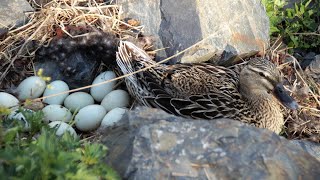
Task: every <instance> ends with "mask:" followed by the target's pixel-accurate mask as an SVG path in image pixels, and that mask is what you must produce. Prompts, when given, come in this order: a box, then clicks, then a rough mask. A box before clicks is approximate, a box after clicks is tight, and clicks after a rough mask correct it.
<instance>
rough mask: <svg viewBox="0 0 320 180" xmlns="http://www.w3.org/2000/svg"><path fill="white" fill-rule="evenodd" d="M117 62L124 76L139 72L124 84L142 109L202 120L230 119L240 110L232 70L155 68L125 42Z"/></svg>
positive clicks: (207, 66)
mask: <svg viewBox="0 0 320 180" xmlns="http://www.w3.org/2000/svg"><path fill="white" fill-rule="evenodd" d="M117 62H118V65H119V67H120V68H121V70H122V72H123V73H124V74H132V73H134V72H135V71H139V72H138V73H135V74H132V75H130V76H128V77H127V78H126V84H127V87H128V90H129V92H130V93H131V95H132V96H134V97H135V98H136V99H137V100H138V101H139V102H140V103H142V104H144V105H147V106H150V107H156V108H161V109H163V110H165V111H167V112H169V113H172V114H176V115H180V116H185V117H188V116H189V117H190V116H191V117H193V118H204V119H215V118H219V117H230V118H232V117H233V116H234V115H236V114H237V109H238V106H239V105H240V106H241V103H239V102H238V100H241V95H240V93H239V92H238V84H239V78H238V73H237V72H235V71H233V70H230V69H227V68H224V67H217V66H213V65H210V64H205V63H201V64H176V65H170V66H167V65H161V64H156V62H154V61H152V60H151V58H150V57H149V56H148V55H147V54H146V53H145V52H144V51H143V50H141V49H139V48H137V47H136V46H135V45H134V44H132V43H129V42H122V43H120V46H119V51H118V53H117ZM148 66H150V68H147V69H144V68H146V67H148ZM141 69H144V70H143V71H141ZM232 115H233V116H232Z"/></svg>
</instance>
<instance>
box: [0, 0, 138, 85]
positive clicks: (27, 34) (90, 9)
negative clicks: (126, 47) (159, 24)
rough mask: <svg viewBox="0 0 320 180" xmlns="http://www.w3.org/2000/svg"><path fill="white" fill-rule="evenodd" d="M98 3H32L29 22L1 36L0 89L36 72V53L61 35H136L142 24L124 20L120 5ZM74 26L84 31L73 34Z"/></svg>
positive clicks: (73, 0) (68, 0) (77, 0)
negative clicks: (42, 4)
mask: <svg viewBox="0 0 320 180" xmlns="http://www.w3.org/2000/svg"><path fill="white" fill-rule="evenodd" d="M99 2H100V1H98V0H96V1H95V0H90V1H83V0H53V1H51V2H50V3H48V4H46V5H44V6H43V7H37V5H36V4H34V3H33V6H34V7H36V9H37V11H35V12H30V13H28V14H27V16H28V19H29V21H28V22H27V23H26V24H25V25H24V26H21V27H19V28H12V29H10V28H9V32H8V33H6V34H5V35H3V36H2V37H0V61H1V63H0V90H2V91H4V90H5V89H9V88H10V87H12V86H14V85H16V84H17V83H18V82H20V81H21V80H22V79H24V78H25V77H27V76H30V75H32V74H36V73H35V72H34V68H33V60H34V58H35V52H36V51H37V49H39V48H40V47H41V46H46V45H47V44H49V43H50V41H51V40H52V39H53V38H55V37H57V36H60V35H62V34H66V35H68V36H70V37H74V36H86V34H87V33H90V32H91V31H102V32H107V33H112V34H115V35H116V36H117V37H119V38H120V39H125V38H128V37H131V38H136V37H137V36H138V34H139V33H140V32H141V30H142V27H141V26H139V23H138V22H137V21H134V20H132V19H129V20H124V17H123V15H122V11H121V8H120V7H119V6H117V5H106V4H105V3H103V1H101V2H100V3H99ZM70 27H73V28H70ZM74 27H82V29H85V30H84V31H82V32H81V34H79V33H78V34H76V35H75V34H73V33H72V31H73V30H74V29H75V28H74ZM77 32H79V31H77Z"/></svg>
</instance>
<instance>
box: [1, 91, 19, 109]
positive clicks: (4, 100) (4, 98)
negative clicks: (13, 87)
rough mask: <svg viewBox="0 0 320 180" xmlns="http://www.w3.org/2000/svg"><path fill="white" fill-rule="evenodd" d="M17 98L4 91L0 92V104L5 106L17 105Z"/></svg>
mask: <svg viewBox="0 0 320 180" xmlns="http://www.w3.org/2000/svg"><path fill="white" fill-rule="evenodd" d="M18 104H19V100H18V99H17V98H16V97H14V96H13V95H11V94H9V93H5V92H0V106H2V107H5V108H11V107H17V106H18Z"/></svg>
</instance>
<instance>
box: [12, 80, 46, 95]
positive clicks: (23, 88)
mask: <svg viewBox="0 0 320 180" xmlns="http://www.w3.org/2000/svg"><path fill="white" fill-rule="evenodd" d="M45 88H46V82H45V81H44V80H43V79H41V78H40V77H38V76H31V77H28V78H26V79H25V80H23V81H22V82H21V83H20V84H19V86H18V87H17V92H18V99H20V100H22V101H24V100H26V99H34V98H38V97H40V96H41V95H42V93H43V91H44V89H45Z"/></svg>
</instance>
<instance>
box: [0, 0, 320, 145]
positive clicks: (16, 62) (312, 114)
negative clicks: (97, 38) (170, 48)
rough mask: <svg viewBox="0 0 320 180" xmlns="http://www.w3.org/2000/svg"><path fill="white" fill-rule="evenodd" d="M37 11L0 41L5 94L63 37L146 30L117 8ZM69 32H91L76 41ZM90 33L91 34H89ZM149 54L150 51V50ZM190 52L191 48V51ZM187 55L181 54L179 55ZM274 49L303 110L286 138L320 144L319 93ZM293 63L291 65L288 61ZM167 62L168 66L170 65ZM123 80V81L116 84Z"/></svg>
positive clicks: (92, 5) (294, 114) (89, 4)
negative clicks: (38, 55)
mask: <svg viewBox="0 0 320 180" xmlns="http://www.w3.org/2000/svg"><path fill="white" fill-rule="evenodd" d="M33 6H34V7H36V8H37V11H35V12H30V13H29V14H27V15H28V17H29V21H28V23H26V24H25V25H24V26H21V27H19V28H12V29H9V32H8V33H7V34H5V35H3V36H2V37H0V62H1V63H0V90H1V91H5V90H8V89H10V88H12V87H14V86H15V85H17V84H18V83H19V82H21V81H22V80H23V79H24V78H26V77H27V76H31V75H34V74H36V72H35V70H34V66H33V60H34V59H35V52H36V51H37V49H39V48H40V47H41V46H46V45H48V44H49V43H50V41H51V40H52V39H53V38H54V37H56V36H60V35H61V34H66V35H68V36H70V37H74V36H85V35H86V33H89V32H90V31H91V30H99V31H102V32H108V33H110V32H111V33H113V34H115V35H116V36H117V37H118V38H119V39H130V38H131V39H132V38H135V39H137V38H138V35H139V34H141V31H142V26H140V25H139V22H138V21H135V20H132V19H125V18H124V16H123V13H122V10H121V7H120V6H118V5H106V4H105V3H104V2H103V1H99V0H90V1H88V0H53V1H51V2H50V3H48V4H46V5H44V6H43V7H38V6H37V4H34V3H33ZM70 27H86V28H85V29H86V30H87V31H84V32H82V34H77V35H74V34H73V33H72V31H71V30H70V29H74V28H70ZM88 29H89V30H88ZM146 49H147V48H146ZM188 49H189V48H188ZM183 52H185V51H181V52H179V53H178V54H176V55H174V57H175V56H178V55H179V54H181V53H183ZM285 52H286V51H285V50H279V48H278V46H277V47H275V46H273V47H272V48H271V49H270V50H269V51H268V52H266V54H267V55H268V56H269V58H270V59H271V60H272V61H273V62H274V63H275V64H277V65H278V66H279V68H280V69H281V71H282V72H283V74H284V75H285V78H286V79H287V80H288V83H287V85H286V87H287V90H288V91H290V92H291V94H292V95H293V96H294V97H295V98H296V100H297V101H298V103H299V104H300V106H301V108H300V110H298V111H290V110H284V111H285V117H286V119H285V120H286V127H285V129H284V131H283V133H282V135H283V136H285V137H287V138H288V139H307V140H311V141H315V142H320V121H319V119H320V110H319V109H320V102H319V100H320V89H319V88H320V87H319V84H317V83H315V81H314V80H313V79H312V78H311V77H309V76H308V75H307V74H306V73H305V72H304V71H303V70H302V69H301V67H300V66H299V63H298V61H297V59H295V58H294V57H292V56H291V55H289V54H286V53H285ZM288 57H290V61H286V59H288ZM169 59H170V58H168V59H165V60H163V61H162V62H164V61H167V60H169ZM120 78H123V76H122V77H118V78H117V79H120Z"/></svg>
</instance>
